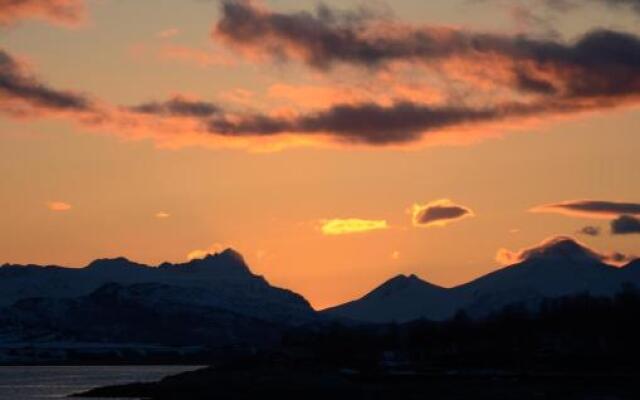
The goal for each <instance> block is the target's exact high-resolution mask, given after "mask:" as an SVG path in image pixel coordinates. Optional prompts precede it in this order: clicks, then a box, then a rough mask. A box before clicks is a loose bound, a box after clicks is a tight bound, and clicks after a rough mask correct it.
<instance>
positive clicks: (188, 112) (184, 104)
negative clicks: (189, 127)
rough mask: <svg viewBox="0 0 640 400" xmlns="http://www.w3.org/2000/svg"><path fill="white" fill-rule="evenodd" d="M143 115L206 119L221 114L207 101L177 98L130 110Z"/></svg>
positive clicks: (215, 106) (218, 109)
mask: <svg viewBox="0 0 640 400" xmlns="http://www.w3.org/2000/svg"><path fill="white" fill-rule="evenodd" d="M130 109H131V110H132V111H135V112H139V113H142V114H154V115H159V116H172V117H195V118H205V117H210V116H212V115H215V114H217V113H219V112H220V111H221V110H220V108H219V107H218V106H217V105H215V104H213V103H209V102H206V101H198V100H189V99H187V98H184V97H181V96H176V97H173V98H172V99H169V100H167V101H163V102H150V103H144V104H140V105H137V106H133V107H131V108H130Z"/></svg>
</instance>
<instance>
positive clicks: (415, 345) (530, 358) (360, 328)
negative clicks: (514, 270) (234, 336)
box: [283, 286, 640, 373]
mask: <svg viewBox="0 0 640 400" xmlns="http://www.w3.org/2000/svg"><path fill="white" fill-rule="evenodd" d="M639 317H640V291H639V290H638V289H637V288H636V287H633V286H627V287H625V288H624V290H623V291H621V292H620V293H619V294H618V295H616V296H614V297H595V296H592V295H589V294H588V293H585V294H582V295H578V296H572V297H565V298H558V299H548V300H545V301H543V302H541V303H540V304H539V305H538V306H537V307H535V308H533V309H532V307H531V306H527V305H524V304H514V305H511V306H509V307H507V308H505V309H503V310H502V311H500V312H497V313H494V314H492V315H490V316H488V317H486V318H482V319H473V318H471V317H469V316H468V315H467V314H466V313H465V312H464V311H461V312H459V313H458V314H457V315H456V316H455V317H454V318H452V319H451V320H448V321H443V322H442V321H441V322H436V321H426V320H419V321H414V322H410V323H406V324H388V325H351V324H341V323H333V324H330V325H327V326H323V327H306V328H300V329H296V330H292V331H289V332H288V333H287V334H286V335H285V337H284V340H283V343H284V348H285V349H287V351H288V352H289V353H290V354H292V356H293V357H295V356H296V355H297V356H300V358H305V357H306V358H308V359H312V360H313V362H314V363H321V364H330V365H334V366H339V367H343V368H354V369H358V370H380V369H397V370H402V369H406V370H412V371H423V372H428V371H430V370H437V371H441V370H442V369H447V370H451V371H455V370H464V369H473V370H476V371H478V370H487V371H493V373H495V371H496V370H505V371H516V372H520V373H526V372H528V371H530V372H540V371H555V372H558V373H563V372H567V371H571V372H581V373H584V372H604V373H607V372H612V371H615V372H616V373H620V372H625V371H627V372H638V370H640V367H639V365H640V364H638V360H640V323H639V321H638V318H639Z"/></svg>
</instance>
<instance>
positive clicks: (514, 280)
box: [323, 238, 640, 322]
mask: <svg viewBox="0 0 640 400" xmlns="http://www.w3.org/2000/svg"><path fill="white" fill-rule="evenodd" d="M524 256H525V259H524V260H523V261H522V262H519V263H517V264H514V265H510V266H508V267H505V268H502V269H500V270H497V271H495V272H492V273H490V274H487V275H485V276H482V277H480V278H478V279H476V280H474V281H471V282H469V283H466V284H463V285H460V286H457V287H454V288H450V289H445V288H441V287H438V286H434V285H431V284H429V283H427V282H424V281H422V280H420V279H419V278H417V277H414V278H413V279H412V281H414V282H419V284H418V283H415V284H407V285H395V284H392V288H393V290H385V286H386V285H387V284H390V283H392V282H393V281H394V280H395V279H398V278H394V279H392V280H391V281H389V282H387V283H385V284H383V285H382V286H380V287H378V288H376V289H374V290H373V291H372V292H370V293H369V294H367V295H366V296H364V297H362V298H361V299H359V300H356V301H353V302H349V303H345V304H342V305H339V306H336V307H333V308H329V309H327V310H324V311H323V313H325V314H326V315H330V316H336V317H343V318H349V319H352V320H358V321H366V322H391V321H397V322H406V321H411V320H415V319H420V318H426V319H433V320H443V319H447V318H450V317H452V316H453V315H454V314H455V313H456V312H457V311H458V310H465V311H466V312H468V313H469V314H470V315H472V316H483V315H487V314H488V313H491V312H494V311H497V310H500V309H502V308H503V307H505V306H507V305H509V304H513V303H523V304H527V305H530V306H535V305H537V304H539V303H540V301H542V300H543V299H545V298H557V297H562V296H567V295H573V294H579V293H590V294H592V295H613V294H615V293H616V292H618V291H619V290H620V289H621V288H622V286H623V285H624V284H625V283H634V284H637V285H638V286H640V261H635V262H633V263H630V264H629V265H627V266H626V267H625V268H617V267H614V266H611V265H608V264H606V263H604V262H603V261H602V260H601V257H600V256H599V255H598V254H596V253H594V252H593V251H591V250H590V249H588V248H586V247H584V246H582V245H580V244H579V243H577V242H575V241H573V240H571V239H567V238H562V239H558V240H555V241H552V242H549V243H547V244H546V245H544V246H541V247H539V248H536V249H533V250H530V251H528V252H527V253H526V254H525V255H524ZM405 279H409V278H405ZM383 293H386V294H385V295H382V294H383Z"/></svg>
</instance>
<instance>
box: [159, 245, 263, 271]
mask: <svg viewBox="0 0 640 400" xmlns="http://www.w3.org/2000/svg"><path fill="white" fill-rule="evenodd" d="M160 268H180V269H182V270H185V271H191V272H205V273H206V272H211V273H215V274H219V275H225V276H238V275H242V276H245V275H251V276H253V273H252V272H251V270H250V269H249V266H248V265H247V263H246V262H245V260H244V257H242V255H241V254H240V253H239V252H237V251H235V250H234V249H231V248H228V249H226V250H223V251H221V252H219V253H214V254H208V255H206V256H205V257H203V258H194V259H193V260H190V261H188V262H186V263H182V264H171V263H164V264H162V265H160Z"/></svg>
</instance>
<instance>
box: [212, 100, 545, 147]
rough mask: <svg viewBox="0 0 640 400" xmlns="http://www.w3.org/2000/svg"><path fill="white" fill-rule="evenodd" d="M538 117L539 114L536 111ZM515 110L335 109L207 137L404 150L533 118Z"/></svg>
mask: <svg viewBox="0 0 640 400" xmlns="http://www.w3.org/2000/svg"><path fill="white" fill-rule="evenodd" d="M536 111H537V109H536ZM532 112H533V110H529V109H528V108H527V107H526V106H522V107H521V106H519V105H516V104H511V105H504V106H502V107H490V108H473V107H464V106H429V105H423V104H419V103H412V102H399V103H395V104H392V105H390V106H383V105H379V104H374V103H359V104H337V105H333V106H331V107H330V108H328V109H325V110H321V111H311V112H308V113H304V114H299V115H296V116H294V117H279V116H275V117H274V116H270V115H266V114H245V115H238V116H232V118H228V117H226V116H222V117H220V118H212V119H211V120H210V121H209V122H208V127H209V130H210V131H211V133H215V134H218V135H223V136H275V135H281V134H285V133H294V134H298V135H326V136H328V137H330V138H331V139H334V140H337V141H338V142H343V143H344V142H347V143H365V144H370V145H387V144H402V143H409V142H415V141H418V140H419V139H421V137H422V136H423V134H424V133H426V132H429V131H435V130H439V129H446V128H450V127H462V126H464V125H466V124H474V123H480V122H491V121H496V120H502V119H507V118H508V117H509V116H516V115H525V114H528V113H532Z"/></svg>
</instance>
